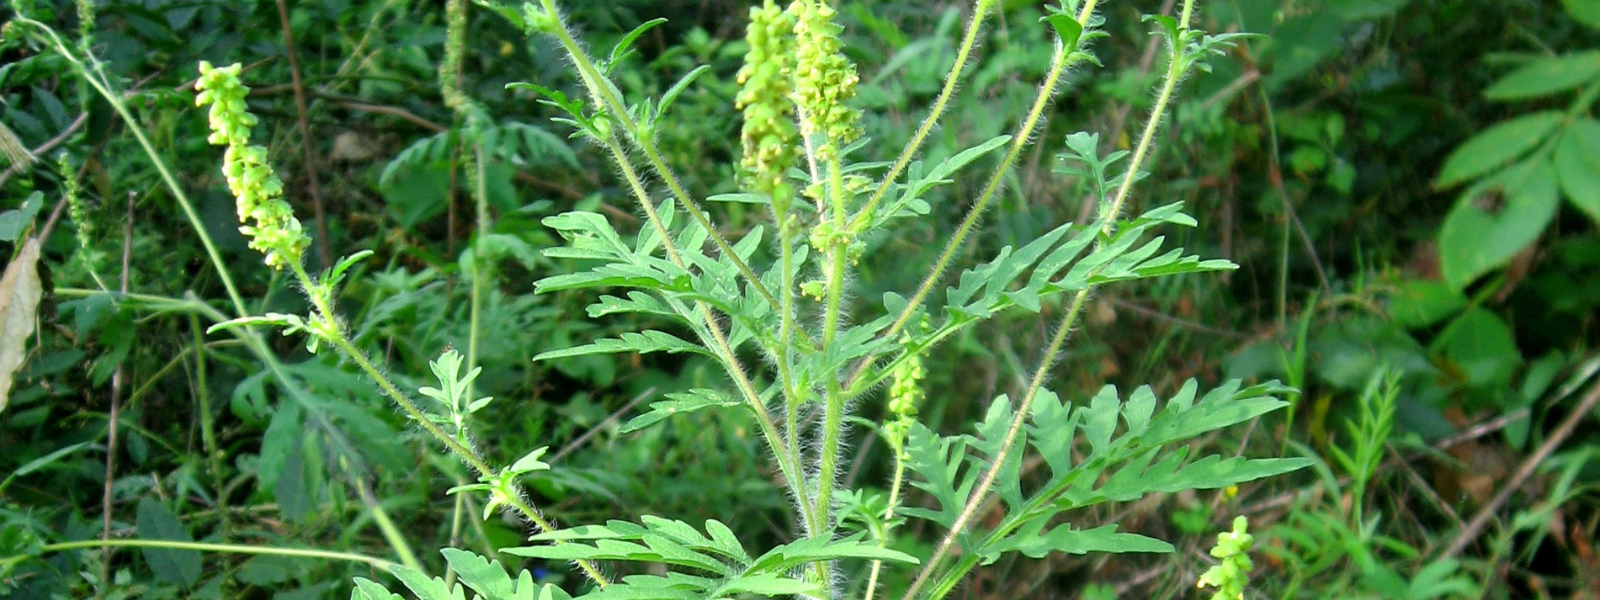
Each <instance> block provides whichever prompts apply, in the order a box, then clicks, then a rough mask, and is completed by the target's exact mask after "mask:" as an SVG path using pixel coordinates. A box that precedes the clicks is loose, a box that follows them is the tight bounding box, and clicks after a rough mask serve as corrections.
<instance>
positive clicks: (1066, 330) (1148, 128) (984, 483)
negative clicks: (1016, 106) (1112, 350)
mask: <svg viewBox="0 0 1600 600" xmlns="http://www.w3.org/2000/svg"><path fill="white" fill-rule="evenodd" d="M1092 7H1093V2H1091V3H1090V6H1089V7H1088V8H1092ZM1193 9H1194V0H1184V3H1183V16H1182V18H1181V20H1180V21H1179V25H1178V29H1179V32H1180V35H1181V33H1182V32H1184V31H1187V30H1188V28H1189V20H1190V16H1191V14H1192V12H1193ZM1080 22H1082V21H1080ZM1173 43H1174V44H1176V43H1177V40H1173ZM1171 50H1172V59H1171V62H1170V64H1169V65H1168V67H1167V75H1166V78H1165V80H1164V81H1163V82H1162V85H1161V91H1160V92H1159V93H1158V94H1157V96H1156V104H1155V106H1154V107H1153V108H1152V109H1151V112H1150V119H1149V121H1147V122H1146V123H1145V127H1144V132H1143V133H1142V134H1141V135H1140V136H1139V143H1138V145H1137V146H1136V147H1135V149H1134V153H1133V158H1132V159H1131V160H1130V161H1129V164H1128V171H1127V173H1128V175H1127V176H1126V177H1124V178H1123V181H1122V185H1121V186H1120V187H1119V188H1118V189H1117V193H1116V196H1115V198H1114V199H1113V200H1112V202H1111V206H1110V207H1109V208H1107V210H1106V212H1105V213H1103V214H1101V215H1100V219H1101V230H1100V234H1101V235H1100V237H1101V238H1104V237H1106V236H1107V235H1109V234H1110V233H1111V230H1112V227H1113V225H1114V223H1115V222H1116V218H1117V216H1118V215H1119V214H1120V213H1121V211H1122V209H1123V206H1124V205H1125V204H1126V202H1127V199H1128V194H1129V192H1130V191H1131V190H1132V188H1133V184H1134V181H1135V180H1136V179H1137V175H1138V173H1139V169H1140V168H1141V167H1143V165H1144V161H1145V160H1146V158H1148V157H1149V154H1150V149H1151V146H1152V141H1153V140H1154V139H1155V134H1156V131H1157V130H1159V129H1160V127H1161V123H1162V121H1163V120H1164V118H1165V115H1166V109H1167V104H1168V103H1170V102H1171V100H1172V94H1173V92H1174V90H1176V89H1177V86H1178V81H1179V80H1180V79H1181V78H1182V76H1183V72H1182V69H1183V67H1184V61H1182V60H1180V59H1181V53H1182V52H1183V48H1181V47H1177V46H1176V45H1174V47H1173V48H1171ZM1100 268H1102V267H1097V268H1095V269H1094V270H1092V271H1091V274H1090V277H1091V278H1092V277H1093V273H1095V272H1098V271H1099V270H1100ZM1092 289H1093V286H1086V287H1085V288H1084V289H1082V290H1079V291H1078V293H1077V294H1076V295H1074V296H1073V298H1072V303H1071V305H1070V307H1069V308H1068V309H1067V314H1066V315H1065V316H1063V317H1062V319H1061V323H1060V325H1058V326H1057V328H1056V332H1055V334H1054V335H1053V336H1051V340H1050V344H1049V346H1048V347H1047V349H1046V350H1045V354H1044V357H1043V358H1042V359H1041V360H1040V362H1039V368H1038V369H1037V370H1035V371H1034V374H1033V378H1032V379H1031V380H1030V381H1029V384H1028V390H1027V392H1026V393H1025V394H1023V396H1022V399H1021V401H1020V402H1019V403H1018V406H1017V411H1016V416H1015V417H1014V418H1013V419H1012V422H1011V425H1010V427H1009V428H1008V429H1007V430H1006V435H1005V438H1004V439H1003V441H1002V442H1001V444H1000V450H999V452H997V453H996V455H995V456H994V458H993V461H992V462H991V466H990V467H989V468H988V469H986V470H985V472H984V475H983V477H982V478H981V479H980V481H979V483H978V485H977V487H976V488H975V489H973V491H972V495H971V496H970V497H969V498H968V500H967V504H966V506H965V507H964V508H963V510H962V512H961V514H960V516H958V517H957V518H956V521H955V523H954V525H953V526H952V527H951V529H950V532H949V533H948V534H947V535H946V536H945V538H944V540H943V541H942V542H940V544H939V547H938V549H937V550H935V552H934V554H933V557H932V558H930V559H929V560H928V562H927V563H926V564H925V565H924V567H923V569H922V571H921V572H920V573H919V574H918V576H917V578H916V580H914V581H913V582H912V585H911V587H910V588H909V589H908V590H907V592H906V596H905V598H906V600H910V599H911V598H914V597H915V593H916V591H917V590H918V589H919V588H921V586H922V585H923V583H924V582H925V581H926V580H927V578H928V576H929V575H931V573H932V570H933V569H934V568H935V567H936V566H937V564H938V563H939V562H940V561H942V560H943V558H944V557H945V555H946V554H947V553H948V552H949V550H950V548H951V546H952V545H953V543H954V542H955V539H956V537H957V536H958V535H959V534H960V533H961V532H962V531H964V530H965V529H966V527H967V524H968V523H969V522H970V521H971V519H972V518H973V516H975V515H976V513H977V510H978V507H979V506H981V505H982V504H983V502H984V500H985V499H986V497H987V495H988V493H989V490H990V488H991V487H992V486H993V485H994V481H995V479H996V478H997V477H998V475H999V471H1000V465H1002V464H1004V463H1005V461H1006V458H1007V455H1008V454H1009V453H1010V452H1011V451H1012V450H1013V449H1014V448H1015V446H1016V442H1017V439H1018V437H1019V436H1020V433H1021V431H1022V427H1023V424H1024V423H1026V421H1027V418H1028V414H1029V408H1030V407H1031V406H1032V404H1033V399H1034V397H1036V396H1037V395H1038V393H1039V391H1040V390H1041V389H1042V388H1043V386H1044V380H1045V378H1046V377H1047V376H1048V375H1049V373H1050V369H1051V367H1052V366H1054V364H1055V359H1056V356H1057V355H1058V354H1059V353H1060V351H1061V348H1062V346H1064V345H1065V343H1066V339H1067V337H1068V336H1069V335H1070V333H1071V331H1072V328H1073V327H1074V326H1075V325H1076V324H1077V320H1078V317H1079V315H1080V314H1081V313H1082V309H1083V304H1084V301H1085V300H1086V299H1087V298H1088V296H1089V292H1090V291H1091V290H1092ZM936 592H937V590H936ZM941 597H942V593H936V594H935V595H931V596H930V597H929V600H939V598H941Z"/></svg>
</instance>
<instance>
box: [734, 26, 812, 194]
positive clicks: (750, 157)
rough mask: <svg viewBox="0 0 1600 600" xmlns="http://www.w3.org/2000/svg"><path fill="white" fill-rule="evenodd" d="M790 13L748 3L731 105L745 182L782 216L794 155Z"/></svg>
mask: <svg viewBox="0 0 1600 600" xmlns="http://www.w3.org/2000/svg"><path fill="white" fill-rule="evenodd" d="M794 30H795V22H794V15H792V14H790V13H788V12H785V11H783V10H780V9H779V8H778V7H777V5H775V4H773V1H772V0H766V4H764V5H762V6H760V7H751V8H750V26H749V29H747V30H746V33H745V41H746V42H748V43H749V44H750V51H749V52H748V53H746V54H745V56H744V67H743V68H741V69H739V83H740V85H742V86H744V87H743V89H741V90H740V91H739V97H738V98H737V105H736V106H737V107H738V108H739V109H740V110H743V111H744V129H743V130H742V131H741V132H740V134H739V139H740V141H741V142H742V144H743V146H744V158H743V160H742V161H741V162H740V166H741V167H742V168H743V170H744V173H745V176H746V177H748V178H749V180H750V184H751V187H753V188H754V189H755V190H756V191H758V192H762V193H766V194H768V195H770V196H772V209H773V212H774V213H775V214H776V215H778V218H779V219H782V215H783V214H785V213H787V212H788V209H789V202H790V200H791V199H793V198H794V186H793V185H792V184H790V183H789V176H788V173H789V169H791V168H793V167H794V166H795V164H797V163H798V162H799V161H800V152H799V150H798V142H797V140H798V139H799V135H798V133H797V132H796V130H795V125H794V100H793V99H792V98H791V97H790V95H791V94H792V93H793V91H794V71H795V54H794V45H795V38H794Z"/></svg>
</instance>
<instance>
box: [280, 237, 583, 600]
mask: <svg viewBox="0 0 1600 600" xmlns="http://www.w3.org/2000/svg"><path fill="white" fill-rule="evenodd" d="M291 266H292V268H293V270H294V275H295V278H296V279H298V280H299V281H300V285H301V287H303V288H305V289H306V291H307V294H306V296H307V297H308V298H310V299H311V303H312V306H313V307H314V308H315V309H316V315H315V318H317V319H318V320H320V321H321V322H322V325H323V329H324V330H325V331H329V332H331V334H330V335H328V336H326V337H325V339H326V341H327V342H328V343H330V344H333V345H334V346H335V347H337V348H338V349H339V350H340V351H342V352H343V353H344V355H345V356H346V357H348V358H349V359H350V360H351V361H352V362H354V363H356V366H357V367H359V368H360V369H361V371H362V372H364V373H366V374H367V376H368V377H370V378H372V380H373V381H374V382H376V383H377V384H378V389H379V390H381V391H382V392H383V393H384V395H387V396H389V398H390V399H392V400H394V402H395V403H396V404H398V405H400V408H401V410H403V411H404V412H405V413H406V415H407V416H409V417H411V419H412V420H414V421H416V422H417V423H418V424H419V425H421V426H422V428H423V429H424V430H426V431H427V432H428V434H429V435H432V436H433V437H434V438H435V439H438V440H439V441H440V442H443V443H444V445H445V447H446V448H449V449H450V451H451V452H453V453H455V455H456V456H457V457H458V458H460V459H461V460H462V461H463V462H465V463H467V465H468V466H470V467H472V469H473V470H475V471H477V472H478V474H479V475H480V476H482V477H485V478H487V477H493V476H494V475H495V472H494V469H493V468H492V467H490V466H489V463H488V462H486V461H484V459H483V458H482V457H480V456H478V454H477V453H476V452H474V451H473V450H472V449H471V448H468V447H467V446H465V445H463V444H462V443H461V442H460V441H458V440H456V438H455V437H454V436H451V435H450V434H448V433H445V431H444V430H443V429H441V428H440V427H439V425H438V424H437V423H434V422H433V420H432V419H429V418H428V415H427V414H426V413H424V412H422V409H421V408H418V407H417V405H416V403H414V402H412V401H411V399H410V398H409V397H407V396H406V395H405V394H404V393H403V392H401V391H400V388H399V387H397V386H395V384H394V382H392V381H390V380H389V377H388V376H387V375H384V373H383V371H380V370H379V369H378V368H377V366H375V365H374V364H373V363H372V360H371V359H369V358H367V355H366V353H365V352H362V351H361V349H360V348H357V347H356V346H355V344H354V343H352V342H351V341H350V338H349V337H347V336H346V335H345V334H344V328H343V327H342V326H341V325H340V323H339V321H338V319H336V318H335V317H334V313H333V307H332V306H331V304H330V303H329V301H328V299H327V298H326V297H324V294H323V293H321V292H319V291H317V290H318V286H317V285H315V282H313V281H312V280H311V276H310V275H307V274H306V270H305V266H304V265H302V264H300V263H298V262H296V263H292V264H291ZM513 491H514V492H515V493H513V494H511V496H512V499H513V500H514V501H513V502H511V505H512V506H513V507H515V508H516V509H517V510H518V511H519V512H521V513H522V515H523V516H524V517H526V518H527V519H528V521H529V522H531V523H533V525H534V526H535V527H536V528H537V529H538V530H539V531H541V532H547V531H554V530H555V528H554V526H553V525H551V523H550V521H549V519H546V518H545V517H544V515H543V514H541V513H540V512H539V511H538V509H536V508H534V507H533V505H531V504H528V503H527V502H525V501H523V500H522V498H521V493H522V491H521V490H520V489H517V490H513ZM377 516H378V513H377V511H374V517H375V518H376V517H377ZM400 543H401V544H402V545H403V544H404V543H405V542H404V540H403V539H402V540H400ZM576 562H577V563H578V566H579V567H580V568H582V569H583V571H584V573H585V574H587V575H589V578H590V579H592V580H593V581H594V582H595V585H598V586H600V587H602V588H604V587H606V586H607V585H609V584H610V582H609V581H607V580H606V579H605V577H603V576H601V575H600V572H599V571H598V570H597V569H595V567H594V564H593V563H592V562H590V561H587V560H582V559H579V560H578V561H576Z"/></svg>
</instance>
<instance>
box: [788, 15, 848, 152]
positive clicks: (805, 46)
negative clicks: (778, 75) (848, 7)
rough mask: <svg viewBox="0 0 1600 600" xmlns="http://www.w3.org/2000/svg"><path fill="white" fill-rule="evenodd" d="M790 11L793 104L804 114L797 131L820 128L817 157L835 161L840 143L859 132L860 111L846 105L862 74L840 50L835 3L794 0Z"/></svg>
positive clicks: (806, 133)
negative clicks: (791, 21) (793, 50)
mask: <svg viewBox="0 0 1600 600" xmlns="http://www.w3.org/2000/svg"><path fill="white" fill-rule="evenodd" d="M789 12H790V13H793V14H794V17H795V28H794V33H795V44H796V46H795V56H796V60H797V66H796V70H795V91H794V93H795V103H796V104H798V105H799V106H800V110H801V111H803V112H804V115H805V120H804V121H802V122H801V131H800V133H801V134H802V135H804V136H806V137H808V138H809V137H811V136H812V135H814V134H816V133H818V132H821V133H823V134H824V139H823V140H822V142H821V143H820V144H819V145H818V146H817V148H816V155H817V159H818V160H821V161H829V160H833V159H836V158H838V157H839V149H840V148H841V147H843V146H844V145H845V144H848V143H850V142H852V141H855V139H856V138H858V137H861V127H860V125H859V124H858V121H860V120H861V112H860V111H858V110H855V109H853V108H850V107H849V106H846V105H845V103H846V102H849V101H850V99H852V98H855V96H856V84H858V83H860V82H861V78H860V77H859V76H857V75H856V67H855V65H854V64H852V63H851V62H850V59H847V58H845V56H844V53H843V52H842V51H841V50H840V49H841V48H842V47H843V44H841V43H840V42H839V32H840V31H841V30H842V27H840V26H839V24H838V23H835V22H834V21H833V17H834V10H833V7H830V6H828V5H827V3H825V2H822V1H820V0H795V3H794V4H791V5H789Z"/></svg>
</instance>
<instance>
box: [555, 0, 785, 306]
mask: <svg viewBox="0 0 1600 600" xmlns="http://www.w3.org/2000/svg"><path fill="white" fill-rule="evenodd" d="M540 3H541V4H542V5H543V6H544V10H545V11H546V12H547V13H548V14H549V15H550V16H551V17H552V18H554V19H555V20H556V21H557V23H556V27H555V30H554V31H552V32H550V33H551V34H552V35H554V36H556V39H557V40H559V41H560V43H561V47H562V48H563V49H565V50H566V51H567V54H568V55H569V56H571V57H572V63H573V65H574V66H576V67H577V68H578V74H579V75H580V76H581V79H582V80H583V84H584V87H586V88H588V91H589V95H590V96H591V97H593V98H594V99H595V101H596V102H597V103H599V104H600V105H602V106H604V107H605V110H606V112H607V113H608V116H610V117H611V118H614V119H616V120H617V122H618V123H619V124H621V126H622V129H623V130H624V131H626V132H628V139H629V140H630V141H632V142H633V144H634V146H636V147H638V148H639V150H640V151H641V152H643V153H644V155H645V159H646V160H648V161H649V162H650V167H651V168H652V169H653V170H655V172H656V175H657V176H659V177H661V180H662V181H663V182H665V183H666V184H667V189H668V190H669V191H671V192H672V196H673V198H675V199H677V201H678V202H679V203H680V204H682V205H683V208H684V211H685V212H688V213H689V216H690V217H692V218H694V220H695V222H696V223H699V224H700V227H701V228H703V229H705V230H706V234H707V235H709V236H710V237H711V240H712V241H713V242H715V243H716V244H717V248H718V249H720V250H721V251H722V254H723V255H724V256H725V257H727V259H728V260H729V261H731V262H732V263H733V265H734V267H736V268H738V269H739V273H740V274H742V275H744V278H745V280H746V281H747V283H748V284H749V285H750V287H752V288H754V289H755V290H756V293H758V294H760V295H761V297H762V298H764V299H766V301H767V304H768V305H770V306H771V307H772V308H773V310H778V309H779V306H780V304H781V303H780V302H778V299H777V297H776V296H774V295H773V294H772V291H771V290H768V289H767V286H765V285H763V284H762V283H761V278H760V277H759V276H757V275H756V273H755V271H753V270H751V269H750V265H748V264H746V263H745V262H744V259H742V258H739V254H738V253H737V252H734V251H733V246H732V245H731V244H729V243H728V240H727V238H725V237H723V236H722V233H721V232H720V231H718V230H717V228H716V227H715V226H714V225H712V223H711V220H710V219H708V218H706V215H705V211H704V210H702V209H701V208H700V203H699V202H696V201H695V200H694V198H693V197H692V196H690V195H689V193H688V192H687V191H686V190H685V189H684V187H683V184H682V183H681V182H679V181H678V177H677V176H676V175H674V174H673V173H672V170H671V169H669V168H668V167H667V162H666V160H664V159H663V158H662V157H661V150H660V149H659V148H657V147H656V145H655V141H654V140H652V139H650V136H648V135H644V134H643V132H642V131H640V126H639V123H638V121H635V120H634V119H633V116H632V115H631V114H630V113H629V112H628V107H627V106H626V105H625V104H623V102H622V98H620V97H619V96H618V95H617V92H616V89H615V88H614V87H613V86H611V85H610V82H609V81H607V80H606V79H605V75H603V74H602V73H600V69H598V68H596V67H595V64H594V60H593V59H591V58H589V55H588V53H586V52H584V50H583V47H582V46H581V45H579V44H578V41H577V39H575V38H573V37H572V33H571V32H570V31H569V30H568V29H567V23H566V20H565V18H564V17H562V16H561V11H560V10H559V9H558V8H557V7H556V4H555V0H540ZM803 333H804V332H802V334H803Z"/></svg>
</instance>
